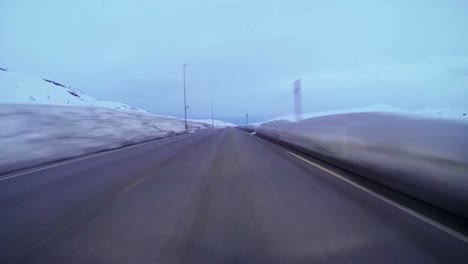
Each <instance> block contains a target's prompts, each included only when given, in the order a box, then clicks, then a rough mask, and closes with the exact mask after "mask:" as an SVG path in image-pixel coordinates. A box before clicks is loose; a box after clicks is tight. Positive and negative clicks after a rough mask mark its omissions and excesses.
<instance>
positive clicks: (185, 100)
mask: <svg viewBox="0 0 468 264" xmlns="http://www.w3.org/2000/svg"><path fill="white" fill-rule="evenodd" d="M187 66H188V64H187V63H184V117H185V130H188V125H187V96H186V92H185V68H186V67H187Z"/></svg>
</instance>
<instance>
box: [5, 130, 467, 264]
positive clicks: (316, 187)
mask: <svg viewBox="0 0 468 264" xmlns="http://www.w3.org/2000/svg"><path fill="white" fill-rule="evenodd" d="M0 214H1V216H0V263H163V264H164V263H203V264H208V263H268V264H272V263H425V264H428V263H468V243H467V241H463V239H460V238H459V237H456V236H454V235H452V234H450V233H448V232H445V231H444V230H442V229H441V228H439V227H437V226H435V225H432V224H430V223H428V222H427V221H423V220H421V218H419V217H415V216H414V215H412V214H410V213H408V212H406V211H405V210H402V209H401V208H399V207H398V206H392V205H391V204H389V203H388V202H385V201H384V200H382V199H377V198H376V197H375V196H373V195H371V194H370V193H368V192H366V191H363V190H362V189H360V188H357V187H356V186H354V185H352V184H350V183H348V182H345V181H343V180H341V179H340V178H338V177H335V175H332V174H330V173H329V172H327V171H326V170H322V169H320V168H317V167H315V166H311V165H310V164H308V163H307V162H305V161H304V160H302V159H299V158H297V157H295V156H293V155H290V154H289V153H288V152H286V151H284V150H282V149H281V148H279V147H276V146H274V145H272V144H271V143H268V142H266V141H264V140H262V139H260V138H257V137H255V136H253V135H249V134H247V133H245V132H242V131H240V130H237V129H232V128H227V129H215V130H208V131H204V132H200V133H194V134H190V135H184V136H179V137H174V138H170V139H164V140H159V141H154V142H150V143H146V144H142V145H136V146H132V147H129V148H125V149H122V150H117V151H112V152H109V153H104V154H98V155H94V156H91V157H88V158H84V159H78V160H75V161H71V162H65V163H62V164H60V163H59V164H57V165H54V166H49V167H44V168H39V169H37V170H31V171H28V172H25V173H19V174H14V175H10V176H8V178H5V176H4V177H3V178H0Z"/></svg>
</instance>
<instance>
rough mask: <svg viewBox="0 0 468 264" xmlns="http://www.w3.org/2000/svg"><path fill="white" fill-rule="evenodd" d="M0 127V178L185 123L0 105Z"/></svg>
mask: <svg viewBox="0 0 468 264" xmlns="http://www.w3.org/2000/svg"><path fill="white" fill-rule="evenodd" d="M0 126H1V129H0V146H1V148H0V174H3V173H6V172H10V171H15V170H18V169H23V168H27V167H32V166H37V165H40V164H44V163H48V162H52V161H56V160H61V159H66V158H71V157H76V156H80V155H83V154H89V153H93V152H98V151H102V150H107V149H113V148H118V147H121V146H124V145H128V144H133V143H138V142H143V141H147V140H151V139H157V138H163V137H167V136H171V135H175V134H178V133H182V132H184V131H185V127H184V122H183V120H180V119H176V118H170V117H161V116H153V115H149V114H145V113H138V112H136V111H135V112H133V113H132V112H122V111H115V110H112V109H106V108H97V107H71V106H51V105H47V106H46V105H19V104H0ZM189 126H190V128H191V129H192V130H199V129H204V128H208V126H207V125H206V124H202V123H196V122H190V123H189Z"/></svg>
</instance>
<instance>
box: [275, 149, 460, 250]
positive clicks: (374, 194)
mask: <svg viewBox="0 0 468 264" xmlns="http://www.w3.org/2000/svg"><path fill="white" fill-rule="evenodd" d="M281 149H282V148H281ZM283 150H284V149H283ZM284 151H286V152H287V153H289V154H291V155H293V156H294V157H296V158H298V159H300V160H302V161H305V162H307V163H308V164H310V165H312V166H314V167H316V168H318V169H320V170H323V171H325V172H327V173H329V174H331V175H333V176H335V177H337V178H338V179H340V180H342V181H344V182H346V183H348V184H351V185H352V186H354V187H356V188H358V189H360V190H361V191H364V192H366V193H368V194H370V195H372V196H374V197H375V198H378V199H380V200H382V201H384V202H386V203H388V204H390V205H392V206H394V207H396V208H398V209H400V210H402V211H404V212H406V213H408V214H410V215H412V216H414V217H416V218H418V219H419V220H421V221H424V222H426V223H428V224H430V225H432V226H434V227H436V228H438V229H440V230H442V231H444V232H446V233H448V234H449V235H452V236H454V237H456V238H458V239H460V240H461V241H463V242H465V243H468V237H466V236H465V235H463V234H461V233H459V232H457V231H455V230H453V229H451V228H449V227H446V226H444V225H442V224H440V223H438V222H436V221H434V220H432V219H430V218H428V217H426V216H424V215H422V214H420V213H418V212H416V211H413V210H412V209H410V208H408V207H405V206H403V205H401V204H398V203H396V202H394V201H392V200H390V199H388V198H386V197H385V196H382V195H380V194H378V193H376V192H374V191H372V190H370V189H368V188H366V187H364V186H361V185H359V184H357V183H355V182H353V181H351V180H349V179H348V178H346V177H343V176H341V175H339V174H338V173H336V172H334V171H331V170H329V169H327V168H325V167H323V166H320V165H318V164H316V163H314V162H312V161H310V160H308V159H305V158H303V157H301V156H299V155H297V154H295V153H293V152H290V151H288V150H284Z"/></svg>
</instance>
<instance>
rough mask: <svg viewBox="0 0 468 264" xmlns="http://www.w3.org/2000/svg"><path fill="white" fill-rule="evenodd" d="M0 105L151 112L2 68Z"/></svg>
mask: <svg viewBox="0 0 468 264" xmlns="http://www.w3.org/2000/svg"><path fill="white" fill-rule="evenodd" d="M0 87H1V89H2V94H1V96H0V103H15V104H47V105H68V106H97V107H105V108H110V109H115V110H120V111H136V112H139V113H148V112H147V111H145V110H143V109H138V108H135V107H132V106H129V105H126V104H123V103H119V102H112V101H103V100H98V99H96V98H94V97H92V96H90V95H88V94H86V93H84V92H83V91H81V90H79V89H76V88H72V87H70V86H68V87H67V86H66V85H63V84H61V83H58V82H56V81H52V80H48V79H39V78H33V77H29V76H26V75H23V74H20V73H16V72H14V71H11V70H7V69H3V68H0Z"/></svg>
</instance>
